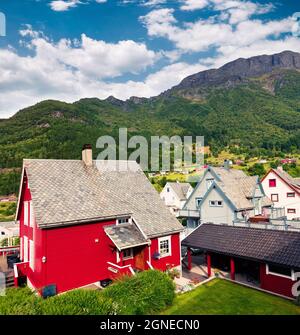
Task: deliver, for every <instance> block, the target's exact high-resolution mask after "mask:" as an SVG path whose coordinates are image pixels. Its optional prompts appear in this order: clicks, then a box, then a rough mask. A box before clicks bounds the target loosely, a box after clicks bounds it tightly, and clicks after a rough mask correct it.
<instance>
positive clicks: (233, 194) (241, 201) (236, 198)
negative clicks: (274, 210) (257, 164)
mask: <svg viewBox="0 0 300 335" xmlns="http://www.w3.org/2000/svg"><path fill="white" fill-rule="evenodd" d="M213 170H214V171H215V172H216V173H217V175H218V176H219V177H220V179H221V180H220V181H216V184H218V186H219V187H220V188H221V190H222V191H223V192H224V193H225V194H226V196H227V197H228V198H229V199H230V200H231V202H232V203H233V204H234V206H235V207H236V208H237V209H238V210H243V209H252V208H253V207H254V206H253V203H252V202H251V200H250V199H251V198H252V197H253V195H254V191H255V188H256V186H257V182H258V177H257V176H247V175H246V174H245V172H244V171H242V170H236V169H229V170H227V169H225V168H224V167H214V168H213ZM263 205H264V206H271V205H272V202H271V201H270V200H269V199H268V198H267V197H263Z"/></svg>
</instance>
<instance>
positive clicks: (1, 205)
mask: <svg viewBox="0 0 300 335" xmlns="http://www.w3.org/2000/svg"><path fill="white" fill-rule="evenodd" d="M15 211H16V203H15V202H14V201H9V202H0V222H1V221H2V222H3V221H13V220H14V218H15Z"/></svg>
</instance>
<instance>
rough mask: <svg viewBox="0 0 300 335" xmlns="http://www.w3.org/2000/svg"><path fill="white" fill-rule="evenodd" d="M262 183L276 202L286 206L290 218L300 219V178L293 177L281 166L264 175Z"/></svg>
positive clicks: (266, 191)
mask: <svg viewBox="0 0 300 335" xmlns="http://www.w3.org/2000/svg"><path fill="white" fill-rule="evenodd" d="M262 185H263V188H264V190H265V193H266V195H267V196H268V197H269V198H270V199H271V200H272V201H273V202H274V204H276V205H277V206H278V207H284V208H285V214H286V216H287V219H288V220H292V219H300V178H292V177H291V176H290V175H289V174H288V173H287V172H285V171H284V170H283V169H282V168H281V167H279V168H277V169H271V170H270V171H269V172H268V173H267V174H266V175H265V176H264V177H263V179H262Z"/></svg>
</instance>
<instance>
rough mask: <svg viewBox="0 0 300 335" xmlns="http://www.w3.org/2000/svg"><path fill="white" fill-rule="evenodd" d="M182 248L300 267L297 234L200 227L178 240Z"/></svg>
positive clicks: (299, 244)
mask: <svg viewBox="0 0 300 335" xmlns="http://www.w3.org/2000/svg"><path fill="white" fill-rule="evenodd" d="M182 245H185V246H187V247H194V248H200V249H203V250H205V251H211V252H216V253H221V254H226V255H229V256H236V257H242V258H248V259H252V260H257V261H261V262H266V263H268V262H269V263H275V264H279V265H283V266H289V267H295V268H300V233H298V232H291V231H279V230H269V229H268V230H264V229H257V228H247V227H233V226H227V225H216V224H202V225H201V226H200V227H199V228H197V229H195V230H194V231H193V232H192V233H191V234H190V235H189V236H188V237H187V238H185V239H184V240H183V241H182Z"/></svg>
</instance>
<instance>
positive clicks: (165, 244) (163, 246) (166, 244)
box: [159, 239, 170, 255]
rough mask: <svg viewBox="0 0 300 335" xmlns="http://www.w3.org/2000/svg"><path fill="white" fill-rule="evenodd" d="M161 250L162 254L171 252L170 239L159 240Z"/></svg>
mask: <svg viewBox="0 0 300 335" xmlns="http://www.w3.org/2000/svg"><path fill="white" fill-rule="evenodd" d="M159 251H160V254H161V255H166V254H169V251H170V249H169V240H168V239H166V240H161V241H160V242H159Z"/></svg>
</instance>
